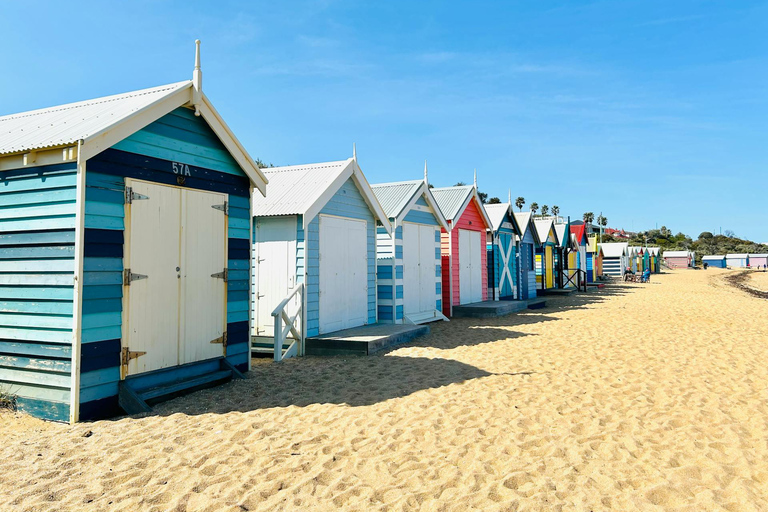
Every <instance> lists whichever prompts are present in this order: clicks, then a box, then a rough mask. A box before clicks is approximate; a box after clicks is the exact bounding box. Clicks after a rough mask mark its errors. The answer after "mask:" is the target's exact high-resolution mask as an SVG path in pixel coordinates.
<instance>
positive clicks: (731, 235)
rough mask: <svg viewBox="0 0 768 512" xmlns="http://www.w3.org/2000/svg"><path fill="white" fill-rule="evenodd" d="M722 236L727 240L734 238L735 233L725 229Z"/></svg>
mask: <svg viewBox="0 0 768 512" xmlns="http://www.w3.org/2000/svg"><path fill="white" fill-rule="evenodd" d="M723 234H724V235H725V236H727V237H728V238H736V233H734V232H733V230H730V229H726V230H725V231H723Z"/></svg>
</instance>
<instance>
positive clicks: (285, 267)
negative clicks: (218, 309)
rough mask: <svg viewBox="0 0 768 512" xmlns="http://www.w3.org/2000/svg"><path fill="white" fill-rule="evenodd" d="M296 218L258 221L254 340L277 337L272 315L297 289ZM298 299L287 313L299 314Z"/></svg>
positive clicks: (254, 272) (255, 237) (254, 271)
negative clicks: (256, 338)
mask: <svg viewBox="0 0 768 512" xmlns="http://www.w3.org/2000/svg"><path fill="white" fill-rule="evenodd" d="M297 222H298V220H297V218H296V217H295V216H287V217H274V218H270V219H264V220H256V224H255V226H254V245H253V247H254V253H253V318H254V322H253V329H254V333H253V334H254V335H255V336H269V337H272V336H274V330H275V321H274V317H273V316H272V312H273V311H274V310H275V308H276V307H277V306H278V304H280V302H282V301H283V299H285V298H286V297H287V296H288V294H289V293H290V292H291V291H293V289H294V287H295V286H296V231H297V229H298V226H297ZM299 306H300V304H299V297H298V295H297V296H296V298H295V299H294V303H293V304H292V305H290V307H289V308H288V310H287V312H288V314H289V315H290V316H293V315H294V314H295V313H296V311H298V307H299Z"/></svg>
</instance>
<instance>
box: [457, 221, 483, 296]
mask: <svg viewBox="0 0 768 512" xmlns="http://www.w3.org/2000/svg"><path fill="white" fill-rule="evenodd" d="M482 253H483V247H482V246H481V245H480V232H479V231H470V230H467V229H460V230H459V303H460V304H471V303H473V302H481V301H482V300H483V280H482V272H483V262H482V258H483V254H482Z"/></svg>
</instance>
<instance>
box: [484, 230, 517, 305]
mask: <svg viewBox="0 0 768 512" xmlns="http://www.w3.org/2000/svg"><path fill="white" fill-rule="evenodd" d="M510 246H511V248H510ZM487 250H488V251H489V254H490V255H491V259H490V261H491V262H492V264H493V267H492V268H491V267H489V268H488V286H489V288H488V289H489V290H493V294H494V295H493V297H494V298H495V299H497V300H498V299H505V300H510V299H517V298H518V297H519V296H520V295H519V293H518V290H517V283H518V279H519V276H518V271H517V266H518V259H517V246H516V242H515V233H514V230H513V229H512V225H511V224H510V223H509V222H508V221H507V222H505V223H504V224H503V225H502V227H501V228H499V230H498V231H496V232H495V233H494V236H493V243H491V244H489V245H487ZM508 250H509V251H510V256H509V259H508V261H507V263H506V265H505V263H504V258H503V257H502V252H503V254H505V255H506V254H507V251H508ZM504 267H506V268H507V272H509V274H508V275H509V276H510V277H511V281H512V282H511V283H510V282H509V279H507V278H506V277H505V278H504V281H503V282H502V276H503V275H505V273H504ZM489 298H490V295H489Z"/></svg>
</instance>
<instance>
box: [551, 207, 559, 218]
mask: <svg viewBox="0 0 768 512" xmlns="http://www.w3.org/2000/svg"><path fill="white" fill-rule="evenodd" d="M559 214H560V207H559V206H557V205H555V206H553V207H552V215H554V216H555V217H557V216H558V215H559Z"/></svg>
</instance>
